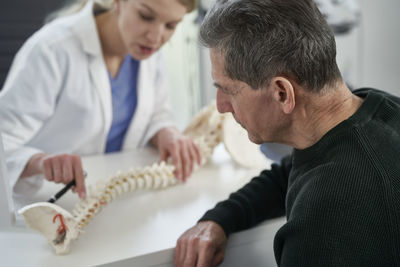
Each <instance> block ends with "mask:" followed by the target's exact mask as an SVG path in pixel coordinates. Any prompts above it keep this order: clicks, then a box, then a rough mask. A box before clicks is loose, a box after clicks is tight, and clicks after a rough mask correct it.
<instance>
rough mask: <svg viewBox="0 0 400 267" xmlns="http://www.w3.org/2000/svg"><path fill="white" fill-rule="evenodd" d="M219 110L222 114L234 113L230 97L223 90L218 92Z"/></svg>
mask: <svg viewBox="0 0 400 267" xmlns="http://www.w3.org/2000/svg"><path fill="white" fill-rule="evenodd" d="M217 109H218V111H219V112H220V113H226V112H232V111H233V109H232V105H231V102H230V101H229V99H228V96H227V95H226V94H224V93H223V92H222V91H221V90H219V89H218V90H217Z"/></svg>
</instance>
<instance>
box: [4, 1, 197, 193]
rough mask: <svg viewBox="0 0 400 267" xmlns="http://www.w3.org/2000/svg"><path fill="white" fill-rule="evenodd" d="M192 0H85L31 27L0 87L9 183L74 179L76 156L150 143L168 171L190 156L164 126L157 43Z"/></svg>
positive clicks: (79, 179) (185, 168) (182, 174)
mask: <svg viewBox="0 0 400 267" xmlns="http://www.w3.org/2000/svg"><path fill="white" fill-rule="evenodd" d="M194 7H195V0H110V1H107V0H105V1H104V0H89V1H87V3H86V4H85V5H84V7H83V9H82V10H80V11H79V12H77V13H75V14H72V15H68V16H64V17H62V18H59V19H56V20H54V21H52V22H50V23H48V24H47V25H45V26H44V27H43V28H42V29H40V30H39V31H38V32H36V33H35V34H34V35H33V36H32V37H31V38H30V39H29V40H28V41H27V42H26V43H25V44H24V45H23V47H22V48H21V50H20V51H19V52H18V54H17V55H16V57H15V59H14V62H13V64H12V67H11V69H10V72H9V75H8V77H7V79H6V82H5V85H4V87H3V89H2V91H1V92H0V132H1V133H2V136H3V140H4V146H5V151H6V156H7V160H6V162H7V169H8V173H9V176H10V180H11V181H10V182H11V184H12V185H13V186H15V185H16V183H17V182H21V181H23V182H25V183H26V182H27V181H29V182H28V184H29V186H28V187H26V186H25V187H24V186H22V187H21V188H25V189H24V190H22V191H24V192H22V191H21V192H17V191H18V190H16V188H15V187H14V193H16V194H18V193H23V194H26V193H27V192H26V190H27V189H26V188H28V189H29V190H36V189H37V188H38V187H39V186H40V183H41V181H42V180H43V175H44V177H45V178H46V179H47V180H49V181H54V182H57V183H59V182H62V183H68V182H70V181H72V180H73V179H75V181H76V188H75V191H77V192H78V194H79V196H80V197H81V198H85V196H86V191H85V186H84V178H83V170H82V164H81V158H80V156H81V155H88V154H95V153H104V152H112V151H119V150H125V149H135V148H139V147H142V146H144V145H146V144H147V143H150V144H153V145H154V146H156V147H157V148H158V149H159V152H160V157H161V160H165V159H167V157H171V158H172V160H173V162H174V164H175V166H176V173H175V174H176V176H177V177H178V178H181V179H183V180H185V179H186V177H187V176H188V175H190V173H191V171H192V168H193V164H194V162H196V161H197V162H200V155H199V151H198V149H197V147H196V146H195V144H194V143H193V141H192V140H190V139H189V138H187V137H185V136H183V135H182V134H181V133H179V132H178V130H177V129H176V128H175V127H174V126H173V122H172V119H171V108H170V105H169V93H168V88H167V84H166V80H165V73H164V70H163V66H162V60H161V56H160V54H159V52H158V50H159V49H160V47H161V46H162V45H163V44H164V43H165V42H166V41H167V40H169V38H170V37H171V35H172V34H173V32H174V29H175V27H176V26H177V24H178V23H179V22H180V21H181V19H182V18H183V16H184V15H185V14H186V13H187V12H190V11H192V10H193V9H194Z"/></svg>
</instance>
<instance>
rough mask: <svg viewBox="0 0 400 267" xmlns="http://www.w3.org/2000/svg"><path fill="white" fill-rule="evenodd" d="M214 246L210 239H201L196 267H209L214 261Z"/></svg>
mask: <svg viewBox="0 0 400 267" xmlns="http://www.w3.org/2000/svg"><path fill="white" fill-rule="evenodd" d="M214 255H215V248H214V246H213V244H212V242H211V241H208V242H207V241H203V242H202V244H200V249H199V258H198V261H197V265H196V267H209V266H214V265H211V263H212V262H214Z"/></svg>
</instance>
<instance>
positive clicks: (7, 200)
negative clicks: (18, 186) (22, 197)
mask: <svg viewBox="0 0 400 267" xmlns="http://www.w3.org/2000/svg"><path fill="white" fill-rule="evenodd" d="M14 225H16V211H15V208H14V201H13V199H12V194H11V188H10V183H9V180H8V177H7V169H6V162H5V153H4V148H3V140H2V136H1V133H0V230H7V229H9V228H11V227H12V226H14Z"/></svg>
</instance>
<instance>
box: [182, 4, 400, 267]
mask: <svg viewBox="0 0 400 267" xmlns="http://www.w3.org/2000/svg"><path fill="white" fill-rule="evenodd" d="M200 35H201V39H202V41H203V43H204V44H205V45H206V46H207V47H209V48H210V55H211V62H212V75H213V79H214V80H215V86H216V87H217V89H218V91H217V105H218V109H219V111H220V112H231V113H232V114H233V116H234V117H235V119H236V120H237V121H238V122H239V123H240V124H241V125H242V126H243V127H244V128H245V129H246V130H247V132H248V136H249V138H250V140H251V141H253V142H255V143H262V142H278V143H283V144H287V145H290V146H292V147H294V148H295V149H294V151H293V154H292V156H291V157H290V158H285V159H284V160H283V161H282V163H281V165H273V166H272V168H271V170H265V171H263V172H262V173H261V174H260V175H259V176H258V177H256V178H254V179H253V180H252V181H251V182H250V183H248V184H247V185H246V186H244V187H243V188H242V189H240V190H239V191H238V192H236V193H233V194H231V196H230V197H229V199H228V200H226V201H223V202H220V203H218V204H217V206H216V207H215V208H214V209H212V210H209V211H208V212H207V213H206V214H205V215H204V216H203V217H202V218H201V219H200V221H199V222H198V224H197V225H195V226H194V227H193V228H191V229H189V230H188V231H186V232H185V233H184V234H183V235H182V236H181V237H180V239H179V240H178V242H177V246H176V250H175V264H176V265H177V266H215V265H217V264H219V263H220V262H221V261H222V260H223V255H224V249H225V246H226V242H227V237H228V236H229V234H230V233H233V232H235V231H239V230H243V229H247V228H249V227H252V226H254V225H256V224H257V223H259V222H261V221H263V220H265V219H268V218H273V217H277V216H282V215H286V218H287V222H286V224H285V225H283V226H282V228H281V229H280V230H279V231H278V233H277V234H276V236H275V241H274V250H275V256H276V261H277V263H278V265H279V266H400V208H399V207H400V162H399V158H398V155H399V154H400V99H399V98H397V97H394V96H391V95H389V94H387V93H384V92H382V91H378V90H374V89H359V90H356V91H354V92H353V93H352V92H351V91H350V90H349V89H348V88H347V87H346V85H345V83H344V82H343V80H342V78H341V75H340V72H339V70H338V67H337V65H336V61H335V56H336V48H335V41H334V37H333V34H332V32H331V30H330V28H329V26H328V25H327V23H326V21H325V20H324V18H323V16H322V15H321V13H320V12H319V10H318V9H317V7H316V6H315V4H314V2H313V1H312V0H217V2H216V3H215V5H214V6H213V8H212V9H211V10H210V11H209V13H208V15H207V16H206V18H205V21H204V22H203V24H202V26H201V31H200Z"/></svg>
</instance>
